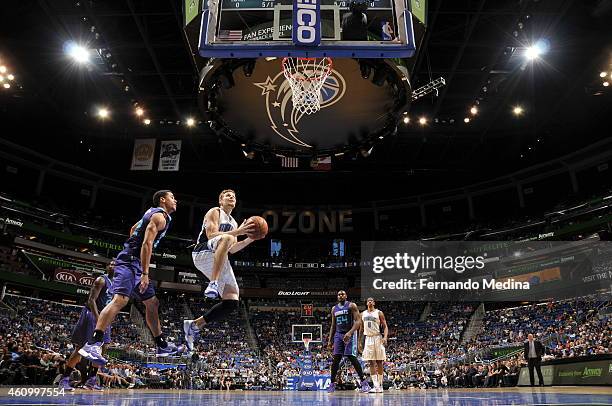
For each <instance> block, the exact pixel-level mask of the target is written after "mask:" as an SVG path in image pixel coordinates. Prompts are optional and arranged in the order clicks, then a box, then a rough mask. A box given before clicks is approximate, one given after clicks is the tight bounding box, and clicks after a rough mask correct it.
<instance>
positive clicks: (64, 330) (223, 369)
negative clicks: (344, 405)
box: [0, 295, 612, 390]
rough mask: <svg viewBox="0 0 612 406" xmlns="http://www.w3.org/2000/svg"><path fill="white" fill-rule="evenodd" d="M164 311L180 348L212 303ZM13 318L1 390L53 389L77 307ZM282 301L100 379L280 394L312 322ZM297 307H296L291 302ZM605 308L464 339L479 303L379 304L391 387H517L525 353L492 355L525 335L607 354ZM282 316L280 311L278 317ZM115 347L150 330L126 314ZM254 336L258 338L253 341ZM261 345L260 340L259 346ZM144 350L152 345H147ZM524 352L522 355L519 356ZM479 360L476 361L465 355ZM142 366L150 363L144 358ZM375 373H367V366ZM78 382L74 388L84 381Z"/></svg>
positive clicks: (522, 312)
mask: <svg viewBox="0 0 612 406" xmlns="http://www.w3.org/2000/svg"><path fill="white" fill-rule="evenodd" d="M160 301H161V305H160V313H161V320H162V325H163V326H164V330H165V331H167V332H168V339H169V340H177V341H178V342H180V340H181V338H180V331H178V330H179V327H180V326H181V323H182V319H183V318H184V317H186V315H188V314H189V313H191V314H196V315H197V314H200V313H201V312H202V311H203V309H204V308H205V307H206V306H208V305H207V304H206V303H205V301H204V300H203V299H201V298H200V297H198V296H194V295H184V296H180V295H179V296H176V295H173V296H168V297H162V298H161V300H160ZM3 303H4V304H6V305H8V306H10V309H12V310H10V311H11V313H10V314H9V313H8V312H7V311H4V312H0V348H1V349H2V359H1V361H0V362H1V363H0V384H2V383H4V384H6V383H12V384H34V383H36V384H49V383H51V382H53V381H54V380H55V379H56V377H57V375H58V374H59V373H61V372H62V370H63V368H64V365H65V360H66V359H67V357H68V356H69V354H70V353H71V352H72V351H73V349H74V347H73V346H72V344H71V343H70V334H71V331H72V327H73V326H74V324H75V323H76V321H77V319H78V315H79V308H78V307H77V306H73V305H66V304H62V303H56V302H51V301H44V300H38V299H32V298H27V297H20V296H14V295H5V297H4V298H3ZM279 304H280V301H278V303H277V301H272V300H256V301H252V302H250V303H248V306H249V310H248V320H246V319H245V318H244V314H246V313H245V312H244V311H243V310H241V313H240V314H239V315H237V316H236V317H235V318H232V319H228V321H225V322H223V323H221V324H218V325H215V326H210V327H206V328H205V329H204V330H203V332H202V334H201V337H200V339H199V340H198V341H197V342H196V351H195V352H194V353H193V354H191V355H190V357H184V358H182V359H179V360H178V361H175V363H176V365H174V366H173V367H171V368H166V369H159V368H156V367H151V366H147V365H146V364H144V363H142V362H136V361H129V362H128V361H115V360H113V361H111V362H110V363H109V364H107V365H106V366H105V367H104V368H103V369H101V370H100V371H99V373H98V378H99V382H100V384H101V385H102V386H104V387H145V386H146V387H152V388H194V389H215V388H216V389H228V387H229V389H232V388H242V389H254V390H255V389H257V390H266V389H281V388H283V387H284V386H285V384H286V382H287V380H288V378H289V377H291V376H297V375H299V364H298V358H299V356H300V354H301V353H302V352H303V350H304V347H303V344H302V343H301V342H292V341H293V340H296V339H297V337H292V336H291V326H292V324H304V319H303V318H302V317H301V314H300V308H299V306H295V307H284V308H283V307H281V306H278V305H279ZM292 304H294V305H297V303H292ZM316 305H317V306H316V308H315V310H314V312H313V317H312V318H309V319H308V321H307V323H308V324H321V325H322V336H321V337H320V339H321V343H313V344H311V350H312V352H313V355H314V357H313V358H314V360H313V361H314V370H315V373H316V374H321V375H327V374H329V369H330V359H331V354H330V351H329V349H328V348H327V346H326V343H327V339H328V332H329V323H330V320H331V316H330V310H329V309H330V308H331V305H332V303H318V304H316ZM601 306H602V303H598V302H593V301H592V300H581V301H562V302H551V303H544V304H532V305H527V306H521V307H515V308H504V309H495V310H491V311H487V312H486V313H485V315H484V319H483V327H482V331H480V332H478V333H477V334H476V335H475V336H474V337H473V338H472V339H471V340H470V341H469V342H468V343H463V342H462V337H463V333H464V331H465V327H466V325H467V323H468V321H469V319H470V317H471V316H472V314H473V312H474V310H475V307H476V304H473V303H432V304H425V303H416V302H415V303H412V302H386V303H384V304H382V303H381V309H382V310H383V311H384V312H385V314H386V317H387V320H388V323H389V329H390V340H389V344H388V351H387V354H388V361H387V362H386V364H385V367H386V373H387V377H386V382H387V386H388V387H391V388H395V389H404V388H409V387H415V388H442V387H496V386H511V385H514V384H516V380H517V374H518V369H519V367H520V362H521V358H520V356H521V355H522V354H519V355H517V356H514V357H511V358H507V359H504V360H501V361H497V362H496V363H494V364H488V363H486V362H484V363H483V362H481V360H482V359H487V350H488V349H490V348H493V347H499V346H517V345H518V346H520V345H521V343H522V342H523V341H524V339H525V336H526V334H527V332H536V334H537V335H538V336H539V337H540V339H541V340H542V341H543V343H544V345H545V347H546V352H547V355H546V357H548V358H550V357H573V356H580V355H592V354H608V353H610V350H611V346H612V343H611V342H610V337H611V336H612V321H611V320H610V319H609V317H607V316H605V315H603V314H599V311H598V309H599V308H600V307H601ZM271 309H275V310H271ZM113 329H114V330H113V337H114V339H115V340H116V342H114V343H113V346H115V347H117V346H118V347H121V348H130V349H140V350H141V351H145V350H146V346H144V344H142V341H143V340H142V333H139V332H138V331H137V329H136V328H135V326H134V325H133V324H132V323H131V321H130V319H129V315H128V314H127V313H121V314H120V317H119V319H118V321H117V323H115V325H114V327H113ZM249 329H251V331H253V332H254V333H255V337H250V336H249ZM251 338H253V339H254V340H252V339H251ZM143 346H144V347H143ZM519 352H520V351H519ZM468 353H472V354H478V355H479V358H477V359H476V360H474V359H468V358H466V357H465V355H466V354H468ZM141 361H142V359H141ZM366 372H367V368H366ZM353 376H354V374H353V370H352V368H351V367H350V366H348V365H346V366H343V367H342V374H341V378H340V379H341V381H344V382H347V383H348V382H351V380H352V379H353ZM78 380H79V378H78V377H77V378H75V379H74V381H75V382H76V381H78Z"/></svg>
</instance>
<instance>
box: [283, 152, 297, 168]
mask: <svg viewBox="0 0 612 406" xmlns="http://www.w3.org/2000/svg"><path fill="white" fill-rule="evenodd" d="M280 158H281V166H282V167H283V168H297V167H298V163H299V161H298V158H294V157H287V156H282V155H281V157H280Z"/></svg>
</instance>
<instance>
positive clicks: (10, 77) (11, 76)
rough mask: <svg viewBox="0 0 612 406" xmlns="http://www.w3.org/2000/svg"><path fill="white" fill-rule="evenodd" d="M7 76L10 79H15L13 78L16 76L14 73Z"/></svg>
mask: <svg viewBox="0 0 612 406" xmlns="http://www.w3.org/2000/svg"><path fill="white" fill-rule="evenodd" d="M7 78H8V80H13V79H15V76H13V74H11V73H9V75H8V76H7Z"/></svg>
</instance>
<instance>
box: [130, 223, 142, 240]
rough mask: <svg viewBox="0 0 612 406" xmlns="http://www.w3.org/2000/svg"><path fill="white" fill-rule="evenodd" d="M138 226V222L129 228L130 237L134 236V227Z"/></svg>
mask: <svg viewBox="0 0 612 406" xmlns="http://www.w3.org/2000/svg"><path fill="white" fill-rule="evenodd" d="M138 224H140V221H137V222H136V223H134V225H133V226H132V228H130V237H131V236H132V234H134V230H136V227H138Z"/></svg>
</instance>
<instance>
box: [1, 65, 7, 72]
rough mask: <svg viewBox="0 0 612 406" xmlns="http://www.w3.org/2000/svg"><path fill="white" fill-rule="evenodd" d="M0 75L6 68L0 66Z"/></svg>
mask: <svg viewBox="0 0 612 406" xmlns="http://www.w3.org/2000/svg"><path fill="white" fill-rule="evenodd" d="M0 73H6V66H4V65H2V66H0Z"/></svg>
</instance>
